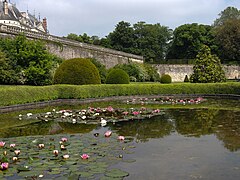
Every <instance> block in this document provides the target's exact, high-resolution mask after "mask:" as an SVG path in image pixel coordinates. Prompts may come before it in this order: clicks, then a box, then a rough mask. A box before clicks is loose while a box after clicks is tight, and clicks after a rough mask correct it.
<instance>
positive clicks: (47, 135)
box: [0, 99, 240, 180]
mask: <svg viewBox="0 0 240 180" xmlns="http://www.w3.org/2000/svg"><path fill="white" fill-rule="evenodd" d="M109 105H111V106H112V107H113V108H114V109H115V108H119V107H120V108H125V109H126V108H135V107H139V108H142V106H144V107H145V108H150V109H156V108H158V109H160V110H161V113H159V114H157V115H156V116H151V117H149V118H145V119H141V118H135V119H130V120H128V121H120V122H118V121H114V122H109V123H107V125H106V126H101V125H100V124H95V123H93V124H88V123H86V124H85V123H80V124H78V123H76V124H74V123H69V122H64V121H45V120H44V121H40V122H39V121H36V120H35V117H34V114H38V115H39V113H40V112H44V113H45V112H47V110H46V109H44V110H36V112H34V111H33V117H34V118H24V113H25V114H26V113H27V112H14V113H10V114H2V115H0V142H1V141H2V142H6V145H5V146H4V147H2V148H0V153H1V154H3V153H4V151H7V155H6V157H7V159H8V162H9V166H10V167H9V168H8V169H7V170H2V171H1V170H0V178H1V179H4V178H5V179H24V178H26V179H34V178H35V179H68V178H69V179H70V178H72V179H112V178H115V179H144V180H145V179H153V180H154V179H156V180H157V179H189V180H191V179H209V180H210V179H220V180H225V179H228V180H235V179H239V178H240V105H239V100H219V99H207V100H206V101H203V102H202V103H200V104H188V105H182V104H176V105H172V104H168V103H165V104H161V103H152V104H151V103H150V102H145V103H143V102H140V104H138V102H137V101H136V102H134V103H132V102H131V101H128V102H127V103H126V102H111V103H106V102H105V103H102V104H101V103H98V104H85V105H84V106H81V107H77V106H75V107H61V108H60V107H54V108H56V111H57V110H60V109H63V108H64V109H69V108H71V109H84V108H86V107H88V106H91V107H107V106H109ZM170 106H171V107H170ZM52 108H53V107H50V108H48V110H49V109H52ZM77 112H79V111H77ZM19 114H23V117H21V120H19ZM108 130H111V131H112V136H111V137H108V138H106V137H104V133H105V132H106V131H108ZM120 135H121V136H124V137H125V140H124V141H119V140H118V136H120ZM63 137H66V138H67V139H68V143H66V144H64V145H65V146H66V147H67V148H66V150H65V151H61V152H60V153H59V156H53V155H52V153H51V152H52V151H53V150H54V149H59V145H58V143H59V140H61V138H63ZM12 143H14V144H16V147H15V149H11V148H9V147H7V146H9V145H10V144H12ZM39 144H45V147H44V148H43V149H41V148H39V147H37V146H38V145H39ZM16 149H20V150H21V154H20V155H19V156H17V157H18V158H19V159H18V161H13V160H11V158H12V156H14V154H13V153H14V150H16ZM59 151H60V149H59ZM83 153H86V154H88V155H90V158H89V159H87V160H83V159H82V158H81V155H82V154H83ZM66 154H68V155H69V156H70V158H68V159H64V158H62V157H60V155H61V156H63V155H66ZM3 159H4V155H2V156H1V162H3V161H4V160H3Z"/></svg>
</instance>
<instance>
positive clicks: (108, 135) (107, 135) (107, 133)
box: [104, 131, 112, 137]
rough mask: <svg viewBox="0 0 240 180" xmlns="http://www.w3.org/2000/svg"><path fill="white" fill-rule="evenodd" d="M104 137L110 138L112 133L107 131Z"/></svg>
mask: <svg viewBox="0 0 240 180" xmlns="http://www.w3.org/2000/svg"><path fill="white" fill-rule="evenodd" d="M104 135H105V137H110V136H111V135H112V131H107V132H105V134H104Z"/></svg>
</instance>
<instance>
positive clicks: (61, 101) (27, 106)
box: [0, 94, 240, 114]
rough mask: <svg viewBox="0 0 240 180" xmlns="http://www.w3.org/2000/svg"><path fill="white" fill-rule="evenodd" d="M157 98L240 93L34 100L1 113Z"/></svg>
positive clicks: (7, 108)
mask: <svg viewBox="0 0 240 180" xmlns="http://www.w3.org/2000/svg"><path fill="white" fill-rule="evenodd" d="M144 97H147V98H157V97H179V98H196V97H203V98H222V99H239V100H240V95H235V94H159V95H136V96H112V97H105V98H88V99H56V100H50V101H43V102H34V103H26V104H17V105H10V106H2V107H0V114H2V113H8V112H13V111H21V110H29V109H36V108H43V107H47V106H60V105H78V104H79V105H81V104H86V103H92V102H108V101H116V100H126V99H134V98H144Z"/></svg>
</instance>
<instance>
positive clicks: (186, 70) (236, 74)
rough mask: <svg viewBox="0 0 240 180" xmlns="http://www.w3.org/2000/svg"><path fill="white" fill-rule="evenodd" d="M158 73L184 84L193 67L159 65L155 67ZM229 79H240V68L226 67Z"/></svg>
mask: <svg viewBox="0 0 240 180" xmlns="http://www.w3.org/2000/svg"><path fill="white" fill-rule="evenodd" d="M154 66H155V67H156V68H157V70H158V73H159V74H160V75H162V74H169V75H170V76H171V77H172V81H173V82H183V81H184V78H185V76H186V75H188V77H190V75H191V74H192V73H193V65H168V64H158V65H154ZM224 71H225V73H226V77H227V79H235V78H238V79H239V78H240V66H224Z"/></svg>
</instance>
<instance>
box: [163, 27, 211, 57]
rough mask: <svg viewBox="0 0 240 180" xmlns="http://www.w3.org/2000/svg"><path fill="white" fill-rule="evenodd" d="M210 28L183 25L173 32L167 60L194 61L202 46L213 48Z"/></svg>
mask: <svg viewBox="0 0 240 180" xmlns="http://www.w3.org/2000/svg"><path fill="white" fill-rule="evenodd" d="M213 39H214V37H213V34H212V27H211V26H208V25H201V24H200V25H199V24H197V23H193V24H184V25H181V26H179V27H177V28H176V29H175V30H174V32H173V40H172V42H171V46H170V48H169V51H168V54H167V59H194V58H195V57H196V55H197V53H198V52H199V50H200V49H201V47H202V45H204V44H205V45H208V46H209V47H211V48H212V47H213V48H214V49H215V47H214V43H213Z"/></svg>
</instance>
